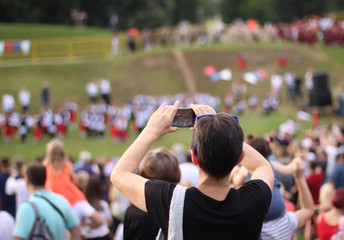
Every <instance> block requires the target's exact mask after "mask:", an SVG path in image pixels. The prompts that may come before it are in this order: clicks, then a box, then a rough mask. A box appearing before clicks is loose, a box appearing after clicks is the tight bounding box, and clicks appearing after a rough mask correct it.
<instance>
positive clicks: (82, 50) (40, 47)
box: [0, 36, 111, 61]
mask: <svg viewBox="0 0 344 240" xmlns="http://www.w3.org/2000/svg"><path fill="white" fill-rule="evenodd" d="M0 42H1V44H2V46H1V45H0V47H2V49H0V50H1V51H0V61H1V60H17V59H18V60H24V59H27V60H32V61H37V60H41V59H42V60H43V59H45V58H69V59H73V58H78V57H94V56H100V57H109V56H110V52H111V37H109V36H88V37H85V36H84V37H70V38H68V37H60V38H41V39H34V40H29V41H28V40H0ZM24 42H25V44H24Z"/></svg>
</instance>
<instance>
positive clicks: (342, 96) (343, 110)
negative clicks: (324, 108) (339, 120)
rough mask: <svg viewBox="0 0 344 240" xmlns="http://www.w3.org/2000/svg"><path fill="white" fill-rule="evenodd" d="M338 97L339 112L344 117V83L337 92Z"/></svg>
mask: <svg viewBox="0 0 344 240" xmlns="http://www.w3.org/2000/svg"><path fill="white" fill-rule="evenodd" d="M337 99H338V110H337V114H338V115H339V116H341V117H344V85H342V87H341V88H340V90H339V92H338V94H337Z"/></svg>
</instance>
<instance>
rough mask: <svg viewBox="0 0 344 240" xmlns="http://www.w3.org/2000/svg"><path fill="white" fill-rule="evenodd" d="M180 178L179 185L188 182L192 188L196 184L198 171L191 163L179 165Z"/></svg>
mask: <svg viewBox="0 0 344 240" xmlns="http://www.w3.org/2000/svg"><path fill="white" fill-rule="evenodd" d="M179 168H180V172H181V177H180V183H183V182H185V181H188V182H190V183H191V184H192V185H193V186H196V185H197V184H198V170H197V167H196V166H195V165H194V164H193V163H189V162H184V163H181V164H180V165H179Z"/></svg>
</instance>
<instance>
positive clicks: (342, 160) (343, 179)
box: [330, 153, 344, 189]
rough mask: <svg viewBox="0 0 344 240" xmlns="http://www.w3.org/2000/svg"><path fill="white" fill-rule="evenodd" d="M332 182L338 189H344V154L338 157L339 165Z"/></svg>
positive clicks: (334, 171) (336, 166) (333, 173)
mask: <svg viewBox="0 0 344 240" xmlns="http://www.w3.org/2000/svg"><path fill="white" fill-rule="evenodd" d="M330 181H331V183H332V184H333V185H334V187H335V188H336V189H337V188H344V153H341V154H338V155H337V163H336V165H335V167H334V169H333V172H332V174H331V178H330Z"/></svg>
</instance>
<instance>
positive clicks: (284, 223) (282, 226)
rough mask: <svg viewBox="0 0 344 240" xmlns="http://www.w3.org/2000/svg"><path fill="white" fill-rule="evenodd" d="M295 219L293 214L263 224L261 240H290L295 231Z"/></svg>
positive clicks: (296, 222) (289, 213) (288, 213)
mask: <svg viewBox="0 0 344 240" xmlns="http://www.w3.org/2000/svg"><path fill="white" fill-rule="evenodd" d="M297 224H298V221H297V218H296V215H295V214H294V213H293V212H287V213H286V214H284V215H283V216H282V217H280V218H277V219H275V220H272V221H269V222H265V223H264V224H263V228H262V232H261V235H260V236H261V238H262V239H263V240H290V239H292V236H293V234H294V233H295V231H296V229H297Z"/></svg>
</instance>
